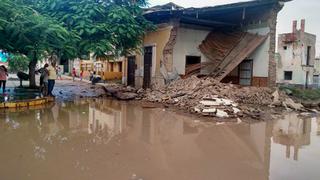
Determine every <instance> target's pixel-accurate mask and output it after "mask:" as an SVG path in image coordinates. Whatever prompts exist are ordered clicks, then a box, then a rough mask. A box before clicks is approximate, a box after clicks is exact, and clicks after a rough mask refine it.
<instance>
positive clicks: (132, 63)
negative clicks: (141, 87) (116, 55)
mask: <svg viewBox="0 0 320 180" xmlns="http://www.w3.org/2000/svg"><path fill="white" fill-rule="evenodd" d="M135 70H136V57H135V56H129V57H128V82H127V84H128V86H132V87H134V86H135Z"/></svg>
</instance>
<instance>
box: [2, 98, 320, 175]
mask: <svg viewBox="0 0 320 180" xmlns="http://www.w3.org/2000/svg"><path fill="white" fill-rule="evenodd" d="M0 119H1V121H0V144H1V149H0V152H1V153H0V161H1V164H0V175H1V179H3V180H11V179H24V180H43V179H47V180H51V179H52V180H56V179H77V180H87V179H94V180H100V179H101V180H102V179H117V180H122V179H124V180H132V179H137V180H138V179H143V180H163V179H177V180H178V179H183V180H195V179H199V180H200V179H201V180H211V179H238V180H248V179H270V180H280V179H290V180H295V179H296V180H300V179H311V180H313V179H318V178H319V177H320V172H319V170H318V167H320V161H319V160H318V158H317V157H320V154H319V153H320V119H318V118H317V117H313V116H309V117H305V116H304V117H303V116H299V115H298V114H296V113H288V114H284V115H281V116H279V117H278V118H277V120H275V121H267V122H259V123H252V124H248V123H237V124H236V123H224V124H223V123H215V122H208V121H204V120H200V119H198V118H197V117H195V116H194V117H193V116H190V115H185V114H181V113H176V112H173V111H170V110H168V109H162V108H143V107H141V106H139V105H137V104H135V103H127V102H119V101H112V100H107V99H96V100H85V99H80V100H77V101H74V102H68V103H65V102H63V101H62V102H57V103H56V104H51V105H48V106H46V107H45V108H41V109H36V108H35V109H30V110H28V111H22V110H21V111H18V110H1V111H0Z"/></svg>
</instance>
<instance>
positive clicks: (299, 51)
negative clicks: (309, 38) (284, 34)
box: [277, 35, 314, 86]
mask: <svg viewBox="0 0 320 180" xmlns="http://www.w3.org/2000/svg"><path fill="white" fill-rule="evenodd" d="M279 37H280V38H281V35H280V36H279ZM279 41H280V40H279ZM284 46H287V49H286V50H285V49H284V48H283V47H284ZM294 46H295V47H294ZM278 52H279V54H280V57H281V58H280V61H281V62H278V66H277V83H281V84H283V83H284V84H294V85H303V86H304V85H305V84H306V74H307V73H306V72H309V77H308V82H309V84H313V74H314V68H313V67H304V66H302V65H305V64H306V53H305V52H306V47H305V46H303V45H302V44H301V43H296V44H293V43H291V44H282V43H281V42H279V45H278ZM284 71H292V80H284Z"/></svg>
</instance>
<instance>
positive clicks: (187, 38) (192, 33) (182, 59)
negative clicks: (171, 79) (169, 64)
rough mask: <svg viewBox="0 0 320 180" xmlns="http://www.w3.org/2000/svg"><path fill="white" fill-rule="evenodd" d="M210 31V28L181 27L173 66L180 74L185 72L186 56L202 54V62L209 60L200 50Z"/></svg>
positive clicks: (175, 47)
mask: <svg viewBox="0 0 320 180" xmlns="http://www.w3.org/2000/svg"><path fill="white" fill-rule="evenodd" d="M209 33H210V31H208V30H196V29H190V28H183V27H181V28H179V30H178V35H177V39H176V44H175V46H174V48H173V67H174V68H176V70H177V72H178V73H179V74H182V75H184V74H185V67H186V56H200V57H201V62H206V61H208V59H207V58H206V56H205V55H204V54H202V53H201V51H200V50H199V45H200V44H201V43H202V41H203V40H204V39H205V38H206V37H207V35H208V34H209Z"/></svg>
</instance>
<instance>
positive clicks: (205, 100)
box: [143, 76, 296, 117]
mask: <svg viewBox="0 0 320 180" xmlns="http://www.w3.org/2000/svg"><path fill="white" fill-rule="evenodd" d="M280 93H281V94H279V92H278V91H276V92H274V91H272V90H271V89H270V88H258V87H240V86H238V85H233V84H224V83H220V82H218V81H216V80H215V79H214V78H210V77H206V78H198V77H196V76H192V77H190V78H187V79H179V80H176V81H174V82H171V83H170V84H168V85H167V86H164V87H157V88H154V89H153V90H147V91H145V92H144V98H143V99H144V100H146V101H151V102H159V103H165V104H172V105H175V106H178V107H180V108H182V109H186V110H188V111H190V112H194V113H199V114H202V115H206V116H216V117H238V116H243V115H244V114H249V115H252V116H256V115H257V114H259V112H260V110H259V109H258V108H248V106H247V104H250V105H255V106H256V105H261V106H270V105H272V106H283V105H284V103H282V102H286V101H288V98H287V97H286V95H285V94H283V93H282V92H280ZM290 103H292V102H290ZM256 107H257V106H256ZM295 109H296V108H295Z"/></svg>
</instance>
